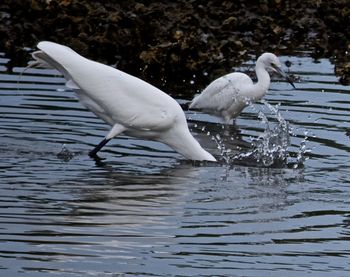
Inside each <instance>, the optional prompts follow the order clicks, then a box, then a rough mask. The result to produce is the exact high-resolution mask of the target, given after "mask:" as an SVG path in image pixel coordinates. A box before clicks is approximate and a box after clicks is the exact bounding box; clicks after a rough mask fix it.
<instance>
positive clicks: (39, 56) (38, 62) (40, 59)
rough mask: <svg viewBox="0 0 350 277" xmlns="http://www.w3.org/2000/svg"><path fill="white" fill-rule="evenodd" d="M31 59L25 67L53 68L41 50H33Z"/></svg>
mask: <svg viewBox="0 0 350 277" xmlns="http://www.w3.org/2000/svg"><path fill="white" fill-rule="evenodd" d="M32 57H33V59H34V60H33V61H30V62H29V63H28V66H27V68H31V67H40V68H51V69H52V68H54V67H53V66H52V65H51V64H50V63H49V62H48V60H49V57H48V56H47V55H46V54H45V53H44V52H43V51H35V52H33V53H32Z"/></svg>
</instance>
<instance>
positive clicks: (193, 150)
mask: <svg viewBox="0 0 350 277" xmlns="http://www.w3.org/2000/svg"><path fill="white" fill-rule="evenodd" d="M37 47H38V48H39V50H38V51H35V52H33V53H32V57H33V58H34V61H32V62H30V63H29V66H30V67H45V68H55V69H57V70H58V71H59V72H61V73H62V74H63V76H64V77H65V79H66V80H67V83H66V86H67V87H69V88H71V89H73V90H74V91H75V92H76V94H77V96H78V98H79V100H80V102H81V103H82V104H83V105H84V106H85V107H86V108H88V109H89V110H90V111H92V112H93V113H95V114H96V115H97V116H98V117H100V118H101V119H102V120H104V121H105V122H106V123H108V124H109V125H111V126H112V128H111V130H110V131H109V133H108V134H107V135H106V137H105V138H104V139H103V140H102V141H101V142H100V143H99V144H98V145H97V146H96V147H95V148H94V149H93V150H92V151H91V152H90V153H89V155H90V156H92V157H95V156H96V154H97V152H98V151H100V150H101V148H102V147H103V146H104V145H105V144H106V143H107V142H108V141H109V140H111V139H112V138H114V137H115V136H118V135H119V134H121V133H124V134H126V135H129V136H133V137H138V138H144V139H151V140H156V141H160V142H162V143H165V144H167V145H168V146H170V147H171V148H173V149H174V150H175V151H177V152H178V153H180V154H182V155H183V156H184V157H186V158H188V159H191V160H199V161H216V159H215V158H214V157H213V156H212V155H211V154H210V153H208V152H207V151H205V150H204V149H203V148H202V147H201V146H200V144H199V143H198V141H197V140H196V139H195V138H194V137H193V136H192V135H191V133H190V131H189V129H188V125H187V121H186V117H185V114H184V112H183V110H182V109H181V107H180V105H179V104H178V103H177V102H176V101H175V100H174V99H173V98H172V97H170V96H169V95H167V94H165V93H164V92H163V91H161V90H159V89H158V88H156V87H154V86H152V85H150V84H148V83H147V82H145V81H143V80H141V79H139V78H136V77H134V76H131V75H129V74H127V73H125V72H122V71H120V70H118V69H115V68H113V67H110V66H107V65H104V64H101V63H98V62H95V61H92V60H89V59H87V58H85V57H83V56H81V55H79V54H78V53H76V52H75V51H73V50H72V49H71V48H69V47H66V46H63V45H60V44H57V43H53V42H48V41H43V42H40V43H39V44H38V46H37Z"/></svg>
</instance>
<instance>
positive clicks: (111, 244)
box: [0, 54, 350, 277]
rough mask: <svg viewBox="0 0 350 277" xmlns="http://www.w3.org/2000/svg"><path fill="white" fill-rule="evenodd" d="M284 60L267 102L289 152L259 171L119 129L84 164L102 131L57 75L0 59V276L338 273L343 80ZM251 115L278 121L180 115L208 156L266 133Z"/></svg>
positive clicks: (347, 187) (347, 100) (345, 176)
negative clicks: (231, 121) (197, 156)
mask: <svg viewBox="0 0 350 277" xmlns="http://www.w3.org/2000/svg"><path fill="white" fill-rule="evenodd" d="M287 59H288V60H290V61H292V66H291V67H290V70H291V72H292V73H293V74H295V75H297V76H299V77H300V82H298V83H296V87H297V89H293V88H292V87H291V86H290V85H288V84H287V83H285V82H278V81H276V78H274V79H275V81H274V82H273V83H272V85H271V89H270V91H269V93H268V95H267V96H266V98H265V99H266V100H267V102H268V103H270V104H271V105H273V107H276V105H278V104H280V106H277V108H278V111H279V113H280V115H281V116H282V117H283V119H284V120H286V121H287V122H288V123H289V128H290V131H291V135H290V137H289V140H290V146H289V147H288V148H287V149H286V151H287V152H288V157H287V161H285V162H284V163H283V164H282V165H280V166H278V167H275V166H272V167H263V166H261V165H260V164H258V163H257V162H256V161H254V160H252V161H250V162H244V163H242V162H240V161H237V160H235V161H234V163H233V164H232V163H231V162H232V161H231V162H230V163H229V164H226V163H225V162H223V163H220V164H217V165H215V164H207V165H205V164H203V165H195V164H193V163H191V162H188V161H185V160H183V158H182V157H181V156H179V155H178V154H176V153H174V152H173V151H172V150H171V149H169V148H168V147H166V146H164V145H162V144H160V143H156V142H150V141H142V140H137V139H132V138H129V137H126V136H121V137H119V138H117V139H114V140H113V141H111V142H110V144H108V145H107V146H106V148H104V150H103V152H102V153H101V157H103V158H104V159H103V160H102V161H100V162H95V161H94V160H92V159H90V158H89V157H88V156H87V153H88V151H89V150H90V149H91V148H92V147H93V146H94V145H95V144H96V143H98V142H99V140H100V139H101V138H102V137H103V136H104V135H105V134H106V132H107V130H108V126H106V125H105V124H104V123H103V122H101V121H100V120H99V119H97V118H95V116H94V115H93V114H92V113H90V112H88V111H86V110H85V109H84V108H83V107H82V106H81V105H80V104H79V103H78V102H77V100H76V99H75V98H74V96H73V94H72V92H71V91H69V90H66V89H65V87H64V80H63V79H62V77H60V76H59V75H58V74H57V72H55V71H52V70H36V69H30V70H28V71H26V72H25V73H24V74H23V76H22V77H21V80H20V81H18V77H19V76H18V72H20V71H21V70H23V69H22V68H15V73H12V74H8V73H7V71H6V67H5V63H6V62H7V60H6V57H4V56H3V57H2V58H1V59H0V62H1V64H3V66H1V67H0V70H1V74H0V94H1V96H0V130H1V133H0V141H1V143H0V155H1V160H0V182H1V186H0V206H1V209H0V242H1V243H0V255H1V259H0V275H1V276H22V275H23V274H25V275H26V276H51V275H52V276H257V277H258V276H330V274H333V275H334V276H348V275H350V265H349V258H350V240H349V237H350V200H349V199H350V180H349V169H350V155H349V152H350V138H349V130H350V113H349V111H350V105H349V104H350V88H349V87H345V86H341V85H339V84H338V83H337V79H336V77H335V76H334V74H333V65H332V64H330V62H329V61H328V60H326V59H324V60H319V61H317V63H316V62H314V61H313V60H312V59H311V58H309V57H308V56H307V54H304V55H299V56H293V57H282V60H284V61H285V60H287ZM250 64H251V63H247V64H246V65H245V66H243V67H242V70H246V69H247V68H249V67H250ZM184 87H190V88H191V89H193V90H195V88H193V84H191V83H190V82H188V84H186V83H185V84H184ZM170 90H172V88H169V91H170ZM179 101H180V102H184V100H181V99H179ZM258 111H263V114H264V115H265V116H266V118H267V120H268V121H269V124H270V125H271V129H273V126H276V124H277V126H278V124H279V123H278V120H277V116H276V115H275V114H273V112H271V110H270V109H268V108H267V106H266V105H263V104H261V103H260V104H256V105H254V106H253V107H249V108H247V109H246V110H245V111H244V113H243V114H242V115H241V116H240V117H239V118H238V119H237V121H236V126H230V127H229V128H226V129H225V130H224V129H222V126H221V124H219V120H218V119H217V118H215V117H211V116H208V115H205V114H201V113H193V112H187V116H188V118H189V121H190V126H191V128H192V131H193V133H194V134H195V135H196V137H197V138H198V139H199V140H200V141H201V143H202V144H203V145H204V146H205V147H207V148H208V149H210V151H218V153H219V154H220V151H221V152H222V149H221V150H220V149H217V148H218V144H217V141H215V140H213V139H212V138H213V137H215V138H219V140H220V143H222V144H220V143H219V146H220V145H221V146H222V145H224V146H225V147H226V150H227V149H231V150H232V153H233V154H232V153H231V154H230V155H233V156H234V155H239V153H240V152H239V151H248V152H249V151H250V150H249V149H250V148H249V147H250V142H252V141H254V140H256V139H258V138H259V137H260V136H261V135H262V134H264V132H265V133H266V128H267V127H266V124H265V123H263V122H262V120H261V119H260V118H259V117H258V114H257V112H258ZM208 133H209V135H207V134H208ZM217 135H219V137H218V136H217ZM247 149H248V150H247ZM225 153H226V152H225ZM300 155H301V156H302V157H298V156H300ZM298 159H299V160H300V162H299V164H298Z"/></svg>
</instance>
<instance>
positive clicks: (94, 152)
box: [89, 138, 111, 157]
mask: <svg viewBox="0 0 350 277" xmlns="http://www.w3.org/2000/svg"><path fill="white" fill-rule="evenodd" d="M110 140H111V139H105V138H104V139H103V140H102V141H101V142H100V143H99V144H98V145H96V147H95V148H94V149H92V150H91V151H90V152H89V156H90V157H96V156H97V155H96V154H97V152H98V151H100V150H101V149H102V147H103V146H105V145H106V144H107V143H108V142H109V141H110Z"/></svg>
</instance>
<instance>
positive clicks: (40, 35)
mask: <svg viewBox="0 0 350 277" xmlns="http://www.w3.org/2000/svg"><path fill="white" fill-rule="evenodd" d="M349 18H350V1H349V0H333V1H322V0H304V1H302V0H291V1H282V0H260V1H252V0H247V1H243V0H235V1H225V0H220V1H199V0H178V1H146V0H138V1H137V0H128V1H125V0H120V1H117V0H115V1H112V0H104V1H103V0H98V1H86V0H2V1H1V3H0V38H1V40H0V49H1V50H2V51H4V52H5V53H6V54H7V55H8V56H9V57H10V58H11V64H9V68H11V65H15V66H23V65H25V64H26V63H27V61H28V60H29V54H28V51H29V49H28V48H34V47H35V45H36V44H37V42H39V41H41V40H51V41H55V42H58V43H61V44H65V45H68V46H70V47H72V48H73V49H74V50H76V51H77V52H79V53H80V54H82V55H84V56H87V57H89V58H91V59H94V60H98V61H100V62H104V63H107V64H110V65H117V66H118V68H119V69H122V70H124V71H126V72H128V73H131V74H134V75H136V76H139V77H141V78H143V79H146V80H148V81H150V82H151V83H153V84H156V85H158V86H162V85H164V80H167V81H171V80H182V79H188V78H193V75H195V76H196V81H197V82H199V83H201V82H203V83H205V84H208V83H209V81H210V80H212V79H213V78H215V77H217V76H218V75H221V74H224V73H227V72H229V71H231V69H232V67H233V66H237V65H239V63H240V62H241V61H242V60H244V59H247V58H248V56H249V55H253V57H256V56H257V55H259V54H260V53H262V52H265V51H271V52H274V53H276V54H288V53H293V52H294V51H311V55H312V56H313V57H314V58H315V59H318V58H321V57H328V58H330V59H331V61H332V62H333V63H334V64H335V65H336V67H335V71H336V74H337V76H338V77H339V81H340V82H341V83H342V84H348V83H349V75H350V63H349V57H350V54H349V52H350V22H349ZM205 72H206V73H208V74H204V73H205Z"/></svg>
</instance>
